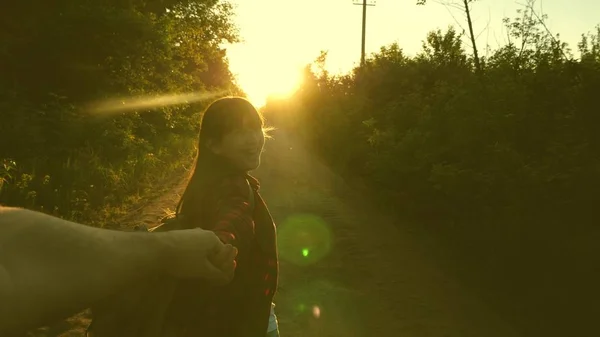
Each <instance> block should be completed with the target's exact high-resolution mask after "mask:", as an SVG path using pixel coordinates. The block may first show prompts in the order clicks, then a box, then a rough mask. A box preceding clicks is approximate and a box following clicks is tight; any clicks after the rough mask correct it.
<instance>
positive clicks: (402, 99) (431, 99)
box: [267, 9, 600, 223]
mask: <svg viewBox="0 0 600 337" xmlns="http://www.w3.org/2000/svg"><path fill="white" fill-rule="evenodd" d="M529 10H531V9H525V11H529ZM521 14H524V17H525V18H530V19H525V20H523V19H518V20H515V21H512V20H506V22H505V23H506V28H507V29H508V30H509V32H510V36H511V37H512V40H511V41H510V42H509V43H508V44H507V45H505V46H503V47H501V48H499V49H498V50H496V51H495V52H494V53H493V54H492V55H491V56H490V57H488V58H485V59H482V67H483V68H482V72H481V74H480V75H477V72H476V71H475V68H474V66H473V62H474V61H473V58H472V57H471V56H470V55H468V54H467V53H466V52H465V50H464V49H463V47H462V43H461V40H460V35H459V34H458V33H457V32H456V31H455V30H454V29H453V28H450V29H448V30H447V31H445V32H442V31H440V30H438V31H434V32H431V33H429V34H428V36H427V37H426V39H425V42H424V44H423V49H422V50H421V52H420V53H419V54H418V55H417V56H415V57H408V56H406V55H405V54H404V53H403V51H402V49H401V48H400V47H399V46H398V45H397V44H392V45H390V46H386V47H382V48H381V50H380V51H379V52H378V53H375V54H373V55H371V56H370V57H369V59H368V60H367V63H366V65H365V66H364V67H361V68H357V69H355V70H354V71H353V72H352V73H350V74H346V75H339V76H331V75H329V74H327V73H326V72H325V73H324V72H321V71H318V70H314V69H313V70H311V69H310V68H307V71H306V75H305V79H304V84H303V86H302V88H301V89H300V90H299V91H298V92H297V93H296V96H295V97H294V101H295V103H294V106H295V107H296V108H295V109H296V111H295V112H293V113H291V114H292V115H295V117H294V124H295V125H296V126H295V127H294V129H295V130H297V133H298V134H299V135H300V136H301V137H302V138H303V139H305V141H306V142H307V143H308V144H310V145H311V146H312V147H313V148H314V149H315V151H317V152H319V153H320V154H321V155H322V156H323V157H324V158H326V160H328V161H329V162H330V163H331V164H332V165H333V166H334V167H336V168H337V169H338V170H339V171H340V172H342V173H343V174H348V175H349V176H352V177H357V176H361V177H362V178H363V179H365V180H367V181H369V182H370V183H371V184H372V185H373V186H375V187H377V188H379V189H380V190H381V191H383V192H385V193H386V194H387V195H388V196H389V197H390V199H391V200H393V204H395V205H397V206H398V207H399V208H401V209H403V210H404V211H405V212H407V213H412V214H417V215H419V214H420V216H421V217H423V216H427V217H429V216H432V215H433V216H436V217H438V218H443V219H454V220H456V221H459V222H463V223H465V222H474V223H476V222H477V221H481V220H482V219H488V220H490V221H493V220H497V221H499V222H500V221H502V220H500V219H503V220H506V219H517V218H520V219H523V218H525V217H534V218H535V217H537V219H538V221H536V223H541V222H543V221H542V220H541V219H552V218H556V216H558V215H560V216H561V218H563V219H565V218H566V219H569V220H572V219H574V218H578V219H581V218H584V217H585V216H589V215H590V214H589V210H590V209H593V208H590V207H592V205H593V204H594V202H595V201H594V200H595V199H594V198H595V197H594V196H593V193H592V191H594V190H596V189H597V188H599V187H600V178H599V177H600V156H599V153H600V137H599V136H598V134H597V133H596V132H595V129H596V128H597V125H600V119H599V115H598V114H597V113H596V112H597V108H596V107H597V88H599V87H600V62H599V57H598V54H599V53H598V50H599V49H600V43H599V42H600V40H599V36H600V28H598V29H597V30H596V32H595V33H593V34H588V35H586V36H584V37H583V38H582V41H581V43H580V44H579V46H578V47H579V50H580V54H581V57H580V58H579V59H575V58H573V57H572V56H570V55H569V53H568V48H567V47H568V46H567V45H566V44H564V43H562V42H560V40H559V37H558V36H552V35H551V34H549V32H547V30H545V29H544V27H543V26H541V25H540V22H539V21H538V20H536V19H531V17H532V16H531V13H529V12H525V13H521ZM323 62H325V61H324V60H323V57H321V59H320V60H319V62H317V63H316V65H317V66H319V65H321V67H322V64H323ZM482 81H483V82H482ZM271 109H275V107H272V108H271ZM268 110H269V106H267V111H268ZM541 216H543V218H541Z"/></svg>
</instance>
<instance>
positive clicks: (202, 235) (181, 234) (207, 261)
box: [160, 228, 238, 284]
mask: <svg viewBox="0 0 600 337" xmlns="http://www.w3.org/2000/svg"><path fill="white" fill-rule="evenodd" d="M160 234H161V235H162V234H164V235H166V236H169V249H170V250H171V251H173V254H172V255H171V258H170V259H169V261H167V263H168V264H169V265H168V266H167V269H168V271H169V273H170V274H172V275H173V276H175V277H178V278H203V279H206V280H208V281H210V282H212V283H215V284H227V283H229V282H230V281H231V280H232V279H233V275H234V271H235V266H236V262H235V258H236V256H237V253H238V251H237V249H236V248H235V247H233V246H232V245H229V244H227V245H226V244H223V243H222V242H221V240H219V238H218V237H217V235H216V234H215V233H214V232H212V231H207V230H204V229H200V228H195V229H185V230H176V231H170V232H165V233H160Z"/></svg>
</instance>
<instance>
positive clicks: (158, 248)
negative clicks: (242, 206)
mask: <svg viewBox="0 0 600 337" xmlns="http://www.w3.org/2000/svg"><path fill="white" fill-rule="evenodd" d="M236 253H237V252H236V251H235V250H234V249H233V248H232V247H231V246H224V245H223V244H222V243H221V242H220V240H219V239H218V238H217V237H216V235H214V234H213V233H212V232H209V231H204V230H201V229H193V230H185V231H173V232H165V233H152V234H149V233H136V232H120V231H113V230H105V229H99V228H94V227H89V226H84V225H80V224H77V223H73V222H69V221H66V220H62V219H59V218H56V217H52V216H49V215H46V214H43V213H39V212H34V211H29V210H25V209H18V208H7V207H0V335H1V336H4V335H5V333H8V332H12V331H17V332H18V331H22V330H27V329H31V328H35V327H38V326H40V325H44V324H47V323H49V322H52V321H53V320H56V319H61V318H64V317H65V316H69V315H71V314H74V313H77V312H78V311H80V310H83V309H85V308H87V307H89V306H90V305H92V304H93V303H94V302H95V301H97V300H99V299H103V298H104V297H106V296H108V295H110V294H112V293H114V292H116V291H119V290H120V289H122V287H124V286H127V285H129V284H132V282H135V281H137V280H142V279H143V278H145V277H146V276H149V275H153V274H161V273H164V274H170V275H173V276H176V277H202V278H206V279H211V280H214V281H215V282H227V281H228V280H229V279H230V278H231V277H232V273H233V260H234V257H235V254H236ZM213 255H221V256H223V255H226V256H227V257H226V258H225V259H220V260H224V261H226V263H224V264H223V265H222V266H220V268H221V269H218V268H216V267H215V266H213V265H212V264H211V263H210V262H209V258H210V257H211V256H213ZM227 262H230V263H227Z"/></svg>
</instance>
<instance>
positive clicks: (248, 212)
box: [212, 176, 255, 252]
mask: <svg viewBox="0 0 600 337" xmlns="http://www.w3.org/2000/svg"><path fill="white" fill-rule="evenodd" d="M215 205H216V221H215V224H214V225H213V227H212V230H213V231H214V232H215V233H216V234H217V235H218V236H219V238H220V239H221V241H222V242H224V243H228V244H231V245H233V246H234V247H237V248H238V249H239V250H240V252H243V251H245V250H246V247H247V246H248V244H249V243H250V241H251V240H252V239H253V238H254V234H255V232H254V221H253V219H252V209H251V207H250V190H249V189H248V181H247V180H246V179H245V178H244V177H243V176H234V177H229V178H227V179H225V180H224V181H223V182H222V183H221V185H220V187H219V188H218V189H217V191H216V203H215Z"/></svg>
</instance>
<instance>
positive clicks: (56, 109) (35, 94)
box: [0, 0, 239, 218]
mask: <svg viewBox="0 0 600 337" xmlns="http://www.w3.org/2000/svg"><path fill="white" fill-rule="evenodd" d="M231 15H232V7H231V5H230V4H228V3H227V2H222V1H218V0H150V1H141V0H128V1H120V0H119V1H116V0H111V1H99V0H77V1H75V0H60V1H58V2H57V1H53V2H51V3H50V2H47V1H38V0H34V1H33V2H32V1H27V2H23V3H20V2H19V3H14V4H13V6H12V7H11V10H10V11H9V10H7V11H2V12H0V21H1V22H3V29H2V32H1V33H0V46H1V47H0V73H2V77H1V78H0V112H1V113H2V122H1V123H0V159H2V160H3V163H4V169H3V170H0V178H1V179H2V180H1V181H3V182H4V183H3V184H2V185H1V188H0V202H2V203H6V204H12V205H19V206H27V207H30V208H37V209H44V210H47V211H49V212H54V213H55V214H57V215H61V216H68V217H71V218H81V217H84V215H85V214H89V212H91V211H92V210H96V211H97V210H98V209H100V208H102V207H106V205H107V204H108V205H119V204H120V203H122V202H123V201H125V200H127V198H131V197H132V195H137V194H138V193H139V192H140V189H142V190H143V189H144V188H150V187H151V186H153V185H154V180H157V179H165V178H166V177H168V176H169V175H170V172H169V171H170V170H174V169H177V168H178V167H181V166H182V165H183V163H185V162H186V161H187V159H188V158H189V155H190V154H191V150H192V144H193V143H192V138H193V137H195V134H196V131H197V125H198V120H199V118H198V117H199V116H198V112H199V111H200V107H201V105H202V103H199V104H198V103H197V104H180V105H175V106H170V107H159V108H155V109H137V110H134V111H127V112H117V113H112V114H100V115H99V114H94V113H91V112H90V111H91V110H90V109H89V107H90V103H93V102H102V101H104V100H109V99H115V98H120V97H129V96H138V95H149V96H153V95H163V94H169V95H172V94H181V93H188V92H206V91H218V90H225V91H230V92H239V90H238V89H237V88H236V86H235V84H234V83H233V77H232V75H231V73H230V72H229V69H228V64H227V59H226V57H225V50H223V49H222V47H221V46H222V44H223V43H225V42H236V41H237V32H236V29H235V27H234V26H233V24H232V21H231ZM140 182H141V183H142V184H141V185H140ZM140 186H142V187H140Z"/></svg>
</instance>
